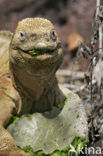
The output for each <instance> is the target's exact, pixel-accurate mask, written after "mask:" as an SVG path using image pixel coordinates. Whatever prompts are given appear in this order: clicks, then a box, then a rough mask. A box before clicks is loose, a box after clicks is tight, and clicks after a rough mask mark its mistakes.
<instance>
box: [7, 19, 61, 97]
mask: <svg viewBox="0 0 103 156" xmlns="http://www.w3.org/2000/svg"><path fill="white" fill-rule="evenodd" d="M9 51H10V69H11V75H12V77H13V81H15V84H16V86H17V88H20V87H21V86H25V90H26V91H27V90H28V92H29V93H30V94H33V95H34V94H35V96H36V97H37V98H39V97H40V95H41V94H42V93H43V90H44V88H46V87H47V86H49V85H48V83H50V82H51V81H52V80H53V77H54V76H55V72H56V70H57V69H58V67H59V66H60V64H61V62H62V56H63V54H62V49H61V42H60V39H59V37H58V35H57V32H56V31H55V29H54V26H53V24H52V23H51V22H50V21H49V20H47V19H44V18H26V19H24V20H22V21H20V22H19V23H18V25H17V28H16V30H15V32H14V35H13V37H12V40H11V44H10V50H9ZM17 79H18V80H17ZM18 81H20V82H19V84H18ZM18 86H19V87H18ZM21 90H22V91H23V89H21ZM37 98H36V99H37Z"/></svg>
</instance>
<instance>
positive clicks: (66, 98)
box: [58, 96, 68, 108]
mask: <svg viewBox="0 0 103 156" xmlns="http://www.w3.org/2000/svg"><path fill="white" fill-rule="evenodd" d="M67 100H68V96H67V97H65V99H64V102H63V103H60V104H58V108H63V107H64V105H65V103H66V102H67Z"/></svg>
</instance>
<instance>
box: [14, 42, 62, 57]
mask: <svg viewBox="0 0 103 156" xmlns="http://www.w3.org/2000/svg"><path fill="white" fill-rule="evenodd" d="M39 45H42V43H39ZM60 48H61V43H58V45H57V46H56V47H48V46H46V45H45V46H38V45H35V46H34V47H33V48H31V49H28V50H24V49H22V48H19V47H18V48H16V50H18V51H19V52H21V53H25V54H28V55H31V56H33V57H34V56H39V55H44V54H53V53H57V51H58V50H59V49H60Z"/></svg>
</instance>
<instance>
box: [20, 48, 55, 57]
mask: <svg viewBox="0 0 103 156" xmlns="http://www.w3.org/2000/svg"><path fill="white" fill-rule="evenodd" d="M19 49H20V48H19ZM20 51H22V52H24V53H26V54H29V55H31V56H37V55H43V54H47V53H48V54H49V53H53V52H55V51H57V48H55V49H53V50H46V49H42V50H41V49H33V50H22V49H20Z"/></svg>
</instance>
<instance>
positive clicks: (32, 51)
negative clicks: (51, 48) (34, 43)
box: [28, 50, 47, 55]
mask: <svg viewBox="0 0 103 156" xmlns="http://www.w3.org/2000/svg"><path fill="white" fill-rule="evenodd" d="M46 52H47V50H30V51H29V52H28V53H29V54H30V55H37V54H45V53H46Z"/></svg>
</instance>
